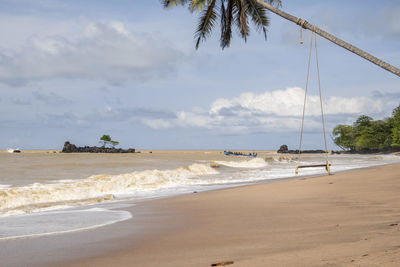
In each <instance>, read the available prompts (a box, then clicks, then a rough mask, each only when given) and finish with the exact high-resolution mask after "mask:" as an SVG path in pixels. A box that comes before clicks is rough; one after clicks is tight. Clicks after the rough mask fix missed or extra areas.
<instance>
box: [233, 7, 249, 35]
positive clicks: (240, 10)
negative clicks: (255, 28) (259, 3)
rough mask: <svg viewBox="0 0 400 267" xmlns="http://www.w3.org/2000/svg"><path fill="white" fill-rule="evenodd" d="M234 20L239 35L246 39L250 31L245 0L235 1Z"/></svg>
mask: <svg viewBox="0 0 400 267" xmlns="http://www.w3.org/2000/svg"><path fill="white" fill-rule="evenodd" d="M234 6H235V12H234V16H235V22H236V26H237V28H238V30H239V33H240V36H241V37H242V38H243V39H244V40H245V41H247V36H248V35H249V32H250V27H249V23H248V20H247V5H246V0H236V1H235V4H234Z"/></svg>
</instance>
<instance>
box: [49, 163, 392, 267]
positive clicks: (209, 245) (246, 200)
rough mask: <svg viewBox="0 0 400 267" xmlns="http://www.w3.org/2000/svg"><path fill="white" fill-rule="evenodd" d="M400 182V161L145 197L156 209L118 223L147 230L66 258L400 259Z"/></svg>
mask: <svg viewBox="0 0 400 267" xmlns="http://www.w3.org/2000/svg"><path fill="white" fill-rule="evenodd" d="M399 181H400V164H393V165H386V166H378V167H371V168H367V169H362V170H357V171H351V172H346V173H339V174H335V175H332V176H320V177H310V178H299V179H294V180H282V181H277V182H273V183H265V184H257V185H250V186H243V187H238V188H231V189H224V190H217V191H210V192H203V193H197V194H190V195H185V196H180V197H175V198H169V199H161V200H154V201H150V202H143V203H139V204H138V207H135V209H138V208H139V209H141V208H143V209H144V210H151V216H144V217H141V219H139V220H135V219H132V220H128V221H125V222H122V223H117V224H115V225H113V226H112V227H110V230H112V228H113V229H114V230H115V229H117V228H118V227H119V229H120V231H122V232H123V231H126V230H127V229H128V228H130V227H134V226H133V225H135V224H137V223H140V224H141V227H140V231H136V232H135V233H132V234H130V235H124V236H120V237H119V238H117V239H115V238H114V239H112V240H108V241H107V242H109V244H110V245H109V246H110V247H113V249H112V250H111V249H110V250H108V252H104V253H102V254H101V255H99V254H98V255H95V256H90V255H88V254H86V255H85V253H84V252H81V253H80V257H79V260H75V261H72V262H71V261H69V260H65V259H64V261H63V263H62V262H58V263H57V265H60V264H61V263H62V265H64V266H211V265H212V264H216V263H221V262H231V261H233V265H232V264H230V265H231V266H398V265H399V264H400V197H399V195H400V183H399ZM136 211H137V210H136ZM129 225H130V226H129ZM99 231H100V230H96V231H91V232H90V233H86V234H87V235H89V236H90V235H93V236H95V235H96V233H98V232H99ZM115 231H116V230H115ZM93 245H94V246H95V247H96V246H97V247H98V248H99V249H100V247H101V246H100V245H99V244H93ZM102 246H104V244H102ZM99 251H100V250H99ZM104 251H106V250H104ZM78 254H79V253H76V255H78ZM53 264H54V263H53Z"/></svg>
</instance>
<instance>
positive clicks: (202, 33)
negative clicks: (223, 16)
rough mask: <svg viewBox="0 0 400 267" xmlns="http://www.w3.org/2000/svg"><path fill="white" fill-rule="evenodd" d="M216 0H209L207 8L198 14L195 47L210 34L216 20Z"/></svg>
mask: <svg viewBox="0 0 400 267" xmlns="http://www.w3.org/2000/svg"><path fill="white" fill-rule="evenodd" d="M215 2H216V0H211V2H210V3H209V4H208V6H207V9H204V10H203V11H202V14H201V16H200V21H199V25H198V26H197V31H196V34H195V36H196V38H197V40H196V49H198V48H199V45H200V42H201V41H202V40H205V39H206V38H207V37H208V36H209V35H210V34H211V31H212V29H213V27H214V25H215V21H216V20H217V13H216V12H215V10H214V7H215Z"/></svg>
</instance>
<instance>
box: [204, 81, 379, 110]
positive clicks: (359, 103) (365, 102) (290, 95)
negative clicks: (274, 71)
mask: <svg viewBox="0 0 400 267" xmlns="http://www.w3.org/2000/svg"><path fill="white" fill-rule="evenodd" d="M303 103H304V90H303V89H301V88H300V87H289V88H287V89H285V90H276V91H272V92H265V93H263V94H254V93H243V94H241V95H240V96H239V97H235V98H232V99H224V98H222V99H217V100H215V102H214V103H213V104H212V105H211V108H210V114H212V115H218V114H223V113H226V112H228V111H229V112H230V113H232V114H235V115H237V116H239V117H240V116H246V115H251V114H263V115H276V116H298V115H300V114H301V113H302V110H303ZM381 109H382V104H381V102H380V101H377V100H372V99H370V98H367V97H353V98H345V97H330V98H328V99H327V100H326V101H324V112H325V114H327V115H335V114H359V113H362V112H370V113H371V112H372V113H377V112H380V111H381ZM320 114H321V108H320V98H319V96H318V95H308V97H307V103H306V115H311V116H318V115H320Z"/></svg>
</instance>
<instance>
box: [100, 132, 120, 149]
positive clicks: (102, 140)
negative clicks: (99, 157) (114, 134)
mask: <svg viewBox="0 0 400 267" xmlns="http://www.w3.org/2000/svg"><path fill="white" fill-rule="evenodd" d="M99 143H100V144H102V145H103V146H102V147H106V145H111V146H112V147H115V146H116V145H118V144H119V142H118V141H114V140H112V139H111V136H109V135H108V134H104V135H103V136H102V137H100V141H99Z"/></svg>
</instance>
